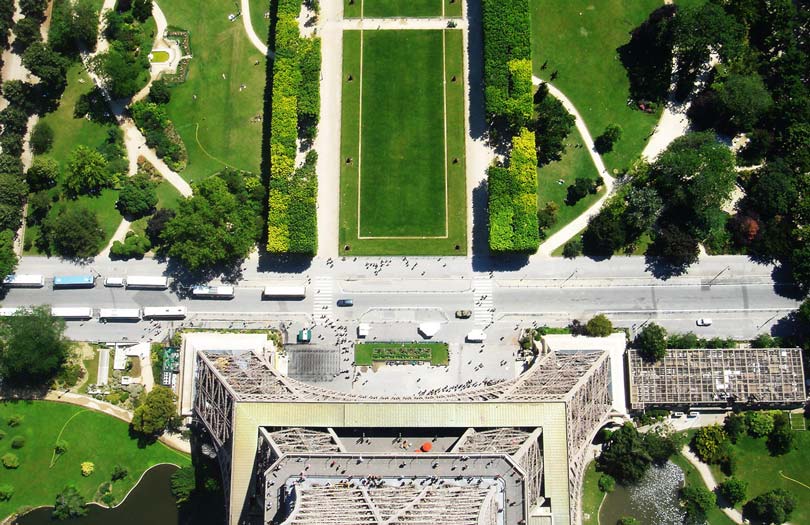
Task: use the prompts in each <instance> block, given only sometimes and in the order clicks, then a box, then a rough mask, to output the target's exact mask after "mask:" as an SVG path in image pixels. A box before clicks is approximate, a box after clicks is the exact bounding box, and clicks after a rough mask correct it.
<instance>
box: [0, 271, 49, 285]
mask: <svg viewBox="0 0 810 525" xmlns="http://www.w3.org/2000/svg"><path fill="white" fill-rule="evenodd" d="M3 284H4V285H6V286H8V287H9V288H42V287H43V286H45V278H44V277H42V276H41V275H25V274H21V273H18V274H12V275H7V276H6V278H5V279H3Z"/></svg>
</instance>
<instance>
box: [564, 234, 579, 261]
mask: <svg viewBox="0 0 810 525" xmlns="http://www.w3.org/2000/svg"><path fill="white" fill-rule="evenodd" d="M580 255H582V239H580V238H578V237H575V238H573V239H571V240H570V241H568V242H567V243H565V245H564V246H563V257H565V258H566V259H573V258H574V257H578V256H580Z"/></svg>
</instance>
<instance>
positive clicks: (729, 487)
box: [718, 478, 748, 506]
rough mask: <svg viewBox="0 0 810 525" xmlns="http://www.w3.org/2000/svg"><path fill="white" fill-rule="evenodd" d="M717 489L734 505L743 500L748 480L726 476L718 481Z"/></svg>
mask: <svg viewBox="0 0 810 525" xmlns="http://www.w3.org/2000/svg"><path fill="white" fill-rule="evenodd" d="M718 490H719V491H720V494H722V496H723V497H724V498H726V499H727V500H728V502H729V503H731V505H732V506H735V505H737V504H738V503H742V502H743V501H745V492H746V491H747V490H748V482H747V481H743V480H741V479H737V478H728V479H727V480H725V481H724V482H722V483H720V485H719V486H718Z"/></svg>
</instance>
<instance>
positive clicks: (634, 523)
mask: <svg viewBox="0 0 810 525" xmlns="http://www.w3.org/2000/svg"><path fill="white" fill-rule="evenodd" d="M616 525H638V520H637V519H636V518H634V517H632V516H624V517H622V518H619V521H617V522H616Z"/></svg>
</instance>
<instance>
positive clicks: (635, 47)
mask: <svg viewBox="0 0 810 525" xmlns="http://www.w3.org/2000/svg"><path fill="white" fill-rule="evenodd" d="M676 11H677V8H676V6H675V5H664V6H661V7H659V8H658V9H656V10H655V11H653V12H652V13H650V16H649V17H648V18H647V20H645V21H644V22H642V23H641V25H640V26H638V27H637V28H635V29H633V30H632V31H631V32H630V35H631V36H630V41H629V42H627V43H626V44H625V45H623V46H621V47H619V48H618V49H616V51H617V52H618V54H619V59H620V60H621V62H622V65H623V66H624V69H625V71H626V72H627V78H628V80H629V81H630V97H631V98H632V99H633V100H635V101H654V102H662V101H664V100H666V98H667V94H668V92H669V88H670V83H671V80H672V47H671V45H666V44H667V43H668V41H670V40H671V36H670V35H669V34H668V33H669V31H670V30H669V29H668V28H667V27H666V26H667V24H666V21H667V20H669V19H670V18H672V17H673V16H674V15H675V12H676Z"/></svg>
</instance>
